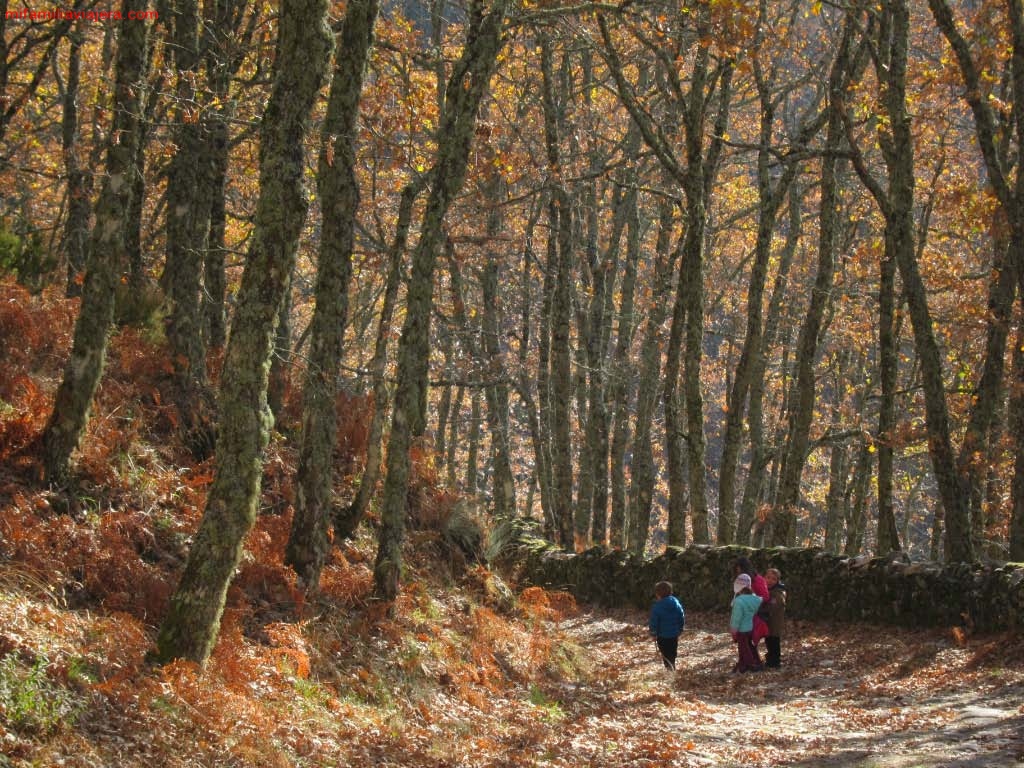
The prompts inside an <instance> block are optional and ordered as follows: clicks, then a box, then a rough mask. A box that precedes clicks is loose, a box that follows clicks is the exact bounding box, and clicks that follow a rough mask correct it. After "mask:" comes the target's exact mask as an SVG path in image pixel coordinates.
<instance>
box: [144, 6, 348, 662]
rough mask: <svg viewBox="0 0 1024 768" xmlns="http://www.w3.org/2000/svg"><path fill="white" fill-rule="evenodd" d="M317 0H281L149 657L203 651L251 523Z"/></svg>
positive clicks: (301, 196)
mask: <svg viewBox="0 0 1024 768" xmlns="http://www.w3.org/2000/svg"><path fill="white" fill-rule="evenodd" d="M326 19H327V2H326V0H283V2H282V5H281V14H280V16H279V17H278V24H279V27H278V41H277V56H276V60H275V63H274V84H273V88H272V91H271V95H270V100H269V102H268V103H267V109H266V112H265V113H264V115H263V120H262V122H261V132H260V196H259V202H258V204H257V209H256V218H255V223H254V232H253V238H252V244H251V246H250V250H249V253H248V256H247V259H246V264H245V270H244V272H243V274H242V285H241V288H240V290H239V296H238V305H237V309H236V311H235V318H234V321H233V323H232V328H231V337H230V339H229V340H228V346H227V349H226V350H225V360H224V374H223V376H222V378H221V386H220V400H219V406H220V431H219V434H218V438H217V451H216V456H217V467H216V470H215V473H214V478H213V484H212V485H211V487H210V491H209V495H208V497H207V502H206V509H205V510H204V512H203V519H202V521H201V523H200V525H199V530H198V532H197V533H196V537H195V540H194V542H193V544H192V549H191V550H190V552H189V557H188V562H187V563H186V564H185V570H184V573H183V574H182V576H181V581H180V582H179V583H178V586H177V588H176V590H175V592H174V594H173V595H172V597H171V603H170V608H169V610H168V613H167V616H166V617H165V618H164V621H163V624H162V626H161V627H160V633H159V636H158V638H157V651H156V657H157V659H158V660H160V661H164V662H166V661H170V660H171V659H177V658H185V659H190V660H192V661H196V662H198V663H200V664H203V663H205V662H206V660H207V659H208V658H209V656H210V653H211V651H212V650H213V645H214V642H215V641H216V639H217V633H218V630H219V626H220V618H221V614H222V613H223V611H224V601H225V598H226V596H227V591H228V586H229V585H230V583H231V578H232V576H233V574H234V571H235V568H237V567H238V562H239V560H240V559H241V556H242V544H243V541H244V539H245V535H246V534H247V533H248V532H249V530H250V529H251V528H252V526H253V524H254V523H255V522H256V512H257V503H258V501H259V491H260V478H261V473H262V458H261V457H262V453H263V450H264V449H265V447H266V445H267V442H268V441H269V438H270V428H271V425H272V417H271V415H270V412H269V409H268V407H267V378H268V372H269V367H270V355H271V351H272V349H273V339H274V325H275V320H276V318H277V313H278V310H279V308H280V306H281V302H282V301H283V300H284V292H285V289H286V287H287V280H288V275H289V274H290V273H291V268H292V265H293V263H294V261H295V254H296V251H297V249H298V240H299V234H300V232H301V231H302V226H303V223H304V222H305V218H306V211H307V208H308V201H307V199H306V193H305V184H304V181H303V180H304V175H305V174H304V171H305V157H304V152H303V150H302V147H303V143H304V141H305V137H306V134H307V132H308V130H309V118H310V112H311V110H312V107H313V102H314V100H315V99H316V95H317V93H318V92H319V90H320V87H321V85H322V84H323V81H324V77H325V74H326V70H327V65H328V61H329V59H330V55H331V47H332V38H331V33H330V30H329V29H328V27H327V24H326Z"/></svg>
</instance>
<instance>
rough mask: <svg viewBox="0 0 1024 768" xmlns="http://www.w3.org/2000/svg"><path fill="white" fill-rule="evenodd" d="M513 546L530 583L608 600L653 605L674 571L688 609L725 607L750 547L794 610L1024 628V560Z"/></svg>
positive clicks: (518, 574)
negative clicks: (736, 567)
mask: <svg viewBox="0 0 1024 768" xmlns="http://www.w3.org/2000/svg"><path fill="white" fill-rule="evenodd" d="M514 550H515V555H514V557H513V558H511V562H514V563H515V566H514V573H513V575H514V577H515V578H516V580H517V581H518V582H519V584H520V585H521V586H526V585H536V586H542V587H546V588H550V589H565V590H568V591H569V592H571V593H572V594H573V595H575V597H576V598H577V599H578V600H580V601H582V602H587V603H592V604H595V605H601V606H605V607H626V606H632V607H635V608H641V609H644V608H647V607H648V606H650V604H651V602H652V600H653V588H654V584H655V583H656V582H658V581H661V580H666V581H670V582H672V584H673V585H674V587H675V593H676V595H677V596H678V597H679V598H680V599H681V600H682V601H683V603H684V605H685V606H686V607H687V608H690V609H695V610H713V609H716V608H717V609H721V610H725V609H727V607H728V605H729V601H730V600H731V599H732V563H733V562H734V561H735V560H736V558H737V557H739V556H741V555H746V556H747V557H749V558H750V559H751V561H752V562H753V563H754V565H755V567H756V568H757V569H758V571H759V572H763V571H764V570H765V569H766V568H768V567H775V568H778V569H779V570H780V571H781V572H782V580H783V582H784V583H785V584H786V587H787V590H788V593H787V603H788V612H789V614H790V615H791V616H793V617H795V618H802V619H835V620H840V621H864V622H869V623H880V624H893V625H900V626H912V627H926V626H935V627H956V626H969V627H971V628H974V629H976V630H977V631H983V632H993V631H999V630H1006V629H1012V630H1016V631H1021V630H1024V563H1005V564H996V565H974V566H972V565H965V564H953V565H942V564H937V563H924V562H910V561H909V560H907V559H906V558H905V557H903V556H895V557H891V558H867V557H858V558H850V557H844V556H839V555H831V554H827V553H825V552H822V551H821V550H818V549H787V548H772V549H748V548H746V547H710V546H690V547H687V548H686V549H679V548H674V547H670V548H669V549H667V550H666V551H665V553H664V554H662V555H660V556H658V557H656V558H653V559H649V560H643V559H640V558H638V557H636V556H634V555H629V554H626V553H624V552H621V551H611V552H609V551H605V550H602V549H599V548H594V549H591V550H588V551H586V552H583V553H580V554H567V553H565V552H562V551H560V550H558V549H557V548H554V547H553V546H552V545H550V544H549V543H547V542H544V541H542V540H540V539H532V538H523V539H520V540H519V542H518V544H517V545H516V546H515V547H514Z"/></svg>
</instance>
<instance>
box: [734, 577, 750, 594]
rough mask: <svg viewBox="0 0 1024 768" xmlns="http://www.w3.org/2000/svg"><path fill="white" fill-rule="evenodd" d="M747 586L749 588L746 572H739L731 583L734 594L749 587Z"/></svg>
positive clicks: (748, 578)
mask: <svg viewBox="0 0 1024 768" xmlns="http://www.w3.org/2000/svg"><path fill="white" fill-rule="evenodd" d="M749 588H750V575H749V574H746V573H741V574H740V575H739V576H737V577H736V581H734V582H733V583H732V591H733V594H736V595H738V594H739V593H740V592H742V591H743V590H744V589H749Z"/></svg>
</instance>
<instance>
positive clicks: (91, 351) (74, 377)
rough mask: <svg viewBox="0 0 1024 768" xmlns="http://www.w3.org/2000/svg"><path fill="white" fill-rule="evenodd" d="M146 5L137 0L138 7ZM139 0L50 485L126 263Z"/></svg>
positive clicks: (58, 472) (120, 52)
mask: <svg viewBox="0 0 1024 768" xmlns="http://www.w3.org/2000/svg"><path fill="white" fill-rule="evenodd" d="M144 6H145V3H142V4H141V7H144ZM129 9H130V10H131V11H133V12H134V11H137V10H140V4H139V3H131V4H129V3H128V0H125V3H124V4H123V6H122V13H123V16H124V21H123V22H122V24H121V26H120V42H119V44H118V49H117V61H116V65H115V80H114V116H113V124H112V125H111V127H110V132H109V134H108V136H109V138H108V143H107V150H106V155H107V157H106V174H105V176H104V178H103V182H102V187H101V191H100V195H99V198H98V200H97V201H96V209H95V223H94V225H93V229H92V233H91V235H90V238H89V255H88V267H87V268H86V274H85V279H84V282H83V285H82V303H81V309H80V311H79V314H78V319H77V320H76V322H75V331H74V337H73V341H72V347H71V353H70V355H69V357H68V362H67V365H66V366H65V368H64V378H63V379H62V381H61V383H60V387H59V388H58V389H57V395H56V398H55V401H54V406H53V412H52V413H51V415H50V419H49V421H48V423H47V425H46V429H45V431H44V432H43V467H44V473H45V479H46V481H47V482H48V483H54V484H62V483H64V482H66V481H67V478H68V475H69V471H70V460H71V453H72V452H73V451H74V450H75V448H76V447H77V446H78V442H79V440H80V439H81V437H82V433H83V431H84V430H85V425H86V422H87V421H88V417H89V406H90V404H91V403H92V398H93V394H94V393H95V392H96V387H97V385H98V384H99V381H100V376H102V374H103V363H104V360H105V358H106V353H107V341H108V339H109V335H110V327H111V323H112V321H113V317H114V295H115V290H116V288H117V284H118V281H119V280H120V279H121V276H122V274H123V273H124V272H125V269H126V268H127V249H126V245H125V222H126V220H127V216H128V210H129V207H130V204H131V193H132V186H133V182H134V175H135V173H136V167H135V161H136V153H137V150H138V142H139V119H138V117H139V115H140V114H141V113H142V107H143V104H144V103H145V101H144V99H145V93H146V89H145V81H146V62H147V56H146V49H147V39H148V35H149V25H148V24H145V23H142V22H140V21H137V20H135V19H130V20H129V19H128V11H129Z"/></svg>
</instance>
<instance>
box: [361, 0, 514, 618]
mask: <svg viewBox="0 0 1024 768" xmlns="http://www.w3.org/2000/svg"><path fill="white" fill-rule="evenodd" d="M508 5H509V0H494V2H492V3H490V4H488V3H485V2H484V1H483V0H478V1H477V2H474V3H472V5H471V6H470V8H469V19H468V24H467V29H466V42H465V45H464V47H463V51H462V55H461V57H460V58H459V60H458V61H457V62H456V63H455V65H454V68H453V70H452V74H451V77H450V78H449V80H448V87H447V89H446V91H445V107H444V110H443V111H442V118H441V124H440V126H439V130H438V134H437V137H438V146H437V155H436V162H435V164H434V175H433V178H432V182H431V185H430V191H429V193H428V198H427V201H426V208H425V210H424V213H423V219H422V224H421V228H420V239H419V241H418V242H417V244H416V248H415V250H414V251H413V257H412V274H411V276H410V281H409V291H408V298H407V302H406V304H407V306H406V314H405V323H404V324H403V326H402V335H401V337H400V338H399V344H398V388H397V390H396V392H395V405H394V415H393V417H392V421H391V438H390V440H389V441H388V458H387V477H386V479H385V482H384V497H383V500H382V504H381V526H380V532H379V536H378V547H377V560H376V563H375V565H374V590H375V593H376V595H377V596H378V597H380V598H383V599H385V600H394V599H395V597H397V595H398V591H399V585H400V581H401V572H402V541H403V538H404V531H405V516H406V494H407V490H408V484H409V466H410V462H409V449H410V447H411V446H412V438H413V437H414V436H418V435H421V434H423V431H424V428H425V418H426V413H425V411H426V397H427V370H428V364H429V353H430V350H429V338H430V335H429V328H430V315H431V311H432V309H433V293H434V266H435V263H436V261H437V252H438V250H439V249H440V248H441V247H442V245H443V225H444V217H445V214H446V213H447V211H448V208H449V206H450V204H451V201H452V199H453V198H454V196H455V195H456V194H457V193H458V191H459V190H460V189H461V188H462V183H463V181H464V180H465V176H466V167H467V164H468V160H469V151H470V147H471V144H472V140H473V134H474V130H475V126H476V116H477V114H478V111H479V108H480V102H481V100H482V99H483V96H484V94H485V93H486V92H487V89H488V87H489V83H490V79H491V75H492V74H493V73H494V69H495V67H496V66H497V58H498V53H499V51H500V50H501V47H502V45H503V43H504V34H503V27H504V21H505V14H506V12H507V10H508Z"/></svg>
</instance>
